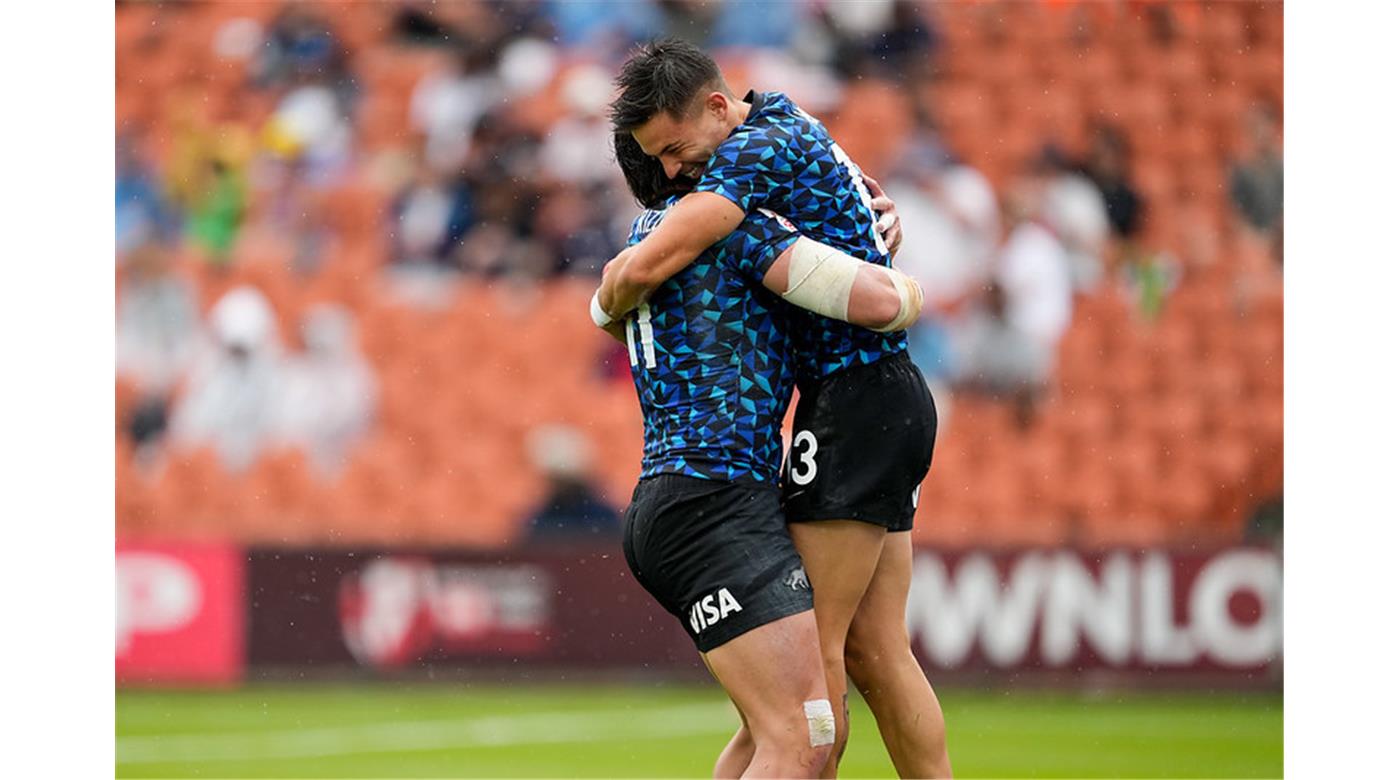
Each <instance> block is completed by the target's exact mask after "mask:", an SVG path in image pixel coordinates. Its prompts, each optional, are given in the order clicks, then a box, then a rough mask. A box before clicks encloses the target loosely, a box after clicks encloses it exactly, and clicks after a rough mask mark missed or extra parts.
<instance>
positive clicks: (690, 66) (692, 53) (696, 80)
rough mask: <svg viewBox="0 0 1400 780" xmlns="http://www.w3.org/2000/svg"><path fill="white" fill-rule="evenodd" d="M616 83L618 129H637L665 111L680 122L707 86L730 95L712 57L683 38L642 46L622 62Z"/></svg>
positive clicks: (614, 105)
mask: <svg viewBox="0 0 1400 780" xmlns="http://www.w3.org/2000/svg"><path fill="white" fill-rule="evenodd" d="M615 83H616V84H617V87H618V90H619V91H618V96H617V99H616V100H614V101H613V103H612V123H613V128H614V129H616V130H629V131H630V130H635V129H637V128H638V127H641V126H642V125H644V124H646V123H647V122H648V121H650V120H651V118H652V117H654V116H656V115H657V114H658V113H660V112H662V111H665V112H666V113H667V114H670V115H671V116H672V117H674V118H676V119H680V118H682V117H684V116H685V113H686V110H687V109H688V108H690V105H691V102H692V101H693V100H694V99H695V95H696V94H697V93H698V92H700V90H701V89H703V88H705V87H707V86H709V87H712V88H713V89H715V90H719V91H722V92H725V93H726V94H728V92H729V89H728V87H726V86H725V84H724V78H723V77H722V76H721V75H720V72H719V66H718V65H716V64H715V61H714V60H713V59H710V55H708V54H706V53H705V52H703V51H701V50H700V48H699V47H697V46H695V45H694V44H690V43H686V42H685V41H683V40H681V39H679V38H665V39H662V40H659V41H652V42H650V43H647V44H644V45H642V46H640V47H638V48H637V49H636V50H635V51H633V52H632V54H631V56H629V57H628V58H627V61H626V62H624V63H622V71H621V72H620V73H618V75H617V81H616V82H615Z"/></svg>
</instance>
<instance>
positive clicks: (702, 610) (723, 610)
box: [690, 588, 744, 634]
mask: <svg viewBox="0 0 1400 780" xmlns="http://www.w3.org/2000/svg"><path fill="white" fill-rule="evenodd" d="M743 611H744V608H743V607H741V606H739V602H738V601H736V600H735V599H734V596H733V594H731V593H730V592H729V588H720V589H719V591H718V592H717V593H711V594H710V595H708V596H706V597H705V598H703V599H700V600H699V601H697V602H695V603H694V604H692V605H691V606H690V628H691V629H692V630H693V631H694V632H695V633H697V634H698V633H700V632H701V631H704V630H705V629H707V628H709V627H710V626H713V625H714V624H716V623H718V622H720V621H721V620H724V619H725V618H727V617H729V615H730V613H731V612H743Z"/></svg>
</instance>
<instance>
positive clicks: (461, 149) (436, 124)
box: [409, 47, 501, 173]
mask: <svg viewBox="0 0 1400 780" xmlns="http://www.w3.org/2000/svg"><path fill="white" fill-rule="evenodd" d="M494 67H495V61H494V59H493V58H492V57H491V55H490V53H489V52H488V51H487V50H486V49H484V48H482V47H468V48H466V49H465V50H463V51H462V52H460V53H459V54H458V55H457V56H456V58H455V59H454V60H453V64H452V67H451V69H449V70H447V71H445V72H442V71H440V72H435V73H430V74H428V75H426V76H424V77H423V79H422V80H421V81H419V82H418V85H417V86H416V87H414V89H413V98H412V101H411V103H410V106H409V114H410V117H411V118H412V120H413V125H414V127H416V128H417V129H418V130H420V131H422V132H423V134H424V136H425V140H424V157H425V159H426V160H427V163H428V165H431V166H432V167H434V168H436V169H437V170H439V171H443V172H445V173H450V172H456V171H458V170H460V169H461V168H462V166H463V164H465V162H466V159H467V153H468V151H470V144H471V138H472V132H473V131H474V130H475V129H476V123H477V121H478V120H480V119H481V117H482V115H483V114H485V113H486V112H487V111H488V110H489V109H490V108H491V106H493V105H495V104H496V102H497V101H498V100H499V98H500V94H501V85H500V81H499V79H498V78H497V77H496V73H495V69H494Z"/></svg>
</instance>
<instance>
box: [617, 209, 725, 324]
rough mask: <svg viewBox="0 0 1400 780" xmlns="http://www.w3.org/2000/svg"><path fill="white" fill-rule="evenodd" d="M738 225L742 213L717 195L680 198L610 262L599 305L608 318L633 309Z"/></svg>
mask: <svg viewBox="0 0 1400 780" xmlns="http://www.w3.org/2000/svg"><path fill="white" fill-rule="evenodd" d="M743 220H744V212H743V210H742V209H740V208H739V207H738V206H736V205H735V204H734V203H733V201H731V200H729V199H728V198H725V197H724V196H722V195H716V194H714V193H712V192H693V193H691V194H689V195H687V196H685V197H684V198H681V199H680V200H679V201H677V202H676V205H674V206H672V207H671V210H670V211H669V212H667V214H666V218H665V219H663V220H661V224H660V225H657V227H656V229H655V230H653V231H652V232H651V233H650V234H649V235H648V236H647V237H646V238H645V239H643V240H642V241H640V242H638V243H637V244H634V245H632V246H630V247H628V248H627V249H624V250H622V252H621V253H619V254H618V256H617V257H615V258H613V260H612V261H611V262H612V263H613V264H615V265H616V268H615V269H614V272H613V273H611V274H607V275H605V276H604V278H603V286H602V287H600V288H598V304H599V306H600V307H601V308H602V310H603V312H604V313H606V314H607V316H608V317H610V318H612V319H618V318H620V317H621V316H622V315H624V314H626V313H627V312H629V311H631V310H633V309H635V308H637V304H639V303H641V302H643V301H645V300H646V299H647V296H648V295H651V293H652V291H653V290H655V289H656V288H657V287H660V286H661V284H662V283H663V282H665V281H666V280H667V279H670V278H671V277H672V276H674V275H676V274H677V273H679V272H680V271H681V269H683V268H685V267H686V266H688V265H690V264H691V263H692V262H694V260H695V258H697V257H699V256H700V255H701V253H703V252H704V251H705V250H706V249H708V248H709V247H710V245H711V244H714V243H715V242H717V241H719V240H721V239H723V238H724V237H725V236H727V235H729V234H730V233H731V232H733V231H734V228H736V227H738V226H739V223H740V222H742V221H743Z"/></svg>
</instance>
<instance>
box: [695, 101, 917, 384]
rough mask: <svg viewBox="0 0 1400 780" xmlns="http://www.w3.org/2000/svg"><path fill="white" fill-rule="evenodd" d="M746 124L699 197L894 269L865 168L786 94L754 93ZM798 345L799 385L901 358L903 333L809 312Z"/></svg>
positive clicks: (796, 327) (799, 321)
mask: <svg viewBox="0 0 1400 780" xmlns="http://www.w3.org/2000/svg"><path fill="white" fill-rule="evenodd" d="M744 100H745V102H748V103H750V104H752V107H751V108H750V109H749V115H748V117H747V118H745V120H744V122H743V124H741V125H739V126H738V127H736V128H734V131H733V132H732V133H730V134H729V137H728V138H726V139H725V140H724V142H723V143H722V144H720V146H719V148H718V149H716V150H715V155H714V157H713V158H712V159H711V160H710V162H709V165H708V167H706V168H705V173H704V175H703V176H702V177H701V179H700V183H699V185H698V186H696V188H695V190H696V192H713V193H716V194H718V195H723V196H724V197H725V198H728V199H729V200H730V201H732V202H733V203H735V204H736V205H737V206H738V207H739V208H741V209H743V210H744V211H745V212H746V213H747V214H750V215H752V214H753V213H754V212H755V211H756V210H757V209H760V208H766V209H770V210H771V211H773V212H775V213H777V214H780V215H782V216H784V217H787V218H788V219H789V220H791V221H792V222H793V223H794V224H795V225H796V227H797V230H798V231H799V232H800V233H802V235H805V236H807V237H808V238H810V239H812V240H814V241H820V242H821V243H823V244H826V245H828V246H831V247H835V248H836V249H840V250H841V251H843V252H845V253H847V254H849V255H851V256H853V257H857V258H860V259H861V260H865V261H867V262H871V263H878V264H880V265H884V266H888V265H889V264H890V256H889V251H888V250H887V249H886V247H885V242H884V239H882V238H881V237H880V234H879V231H878V230H876V228H875V212H874V210H873V209H872V208H871V207H870V200H871V199H870V192H869V190H867V189H866V187H865V182H864V181H862V180H861V171H860V168H859V167H858V166H857V165H856V164H855V162H854V161H853V160H851V158H850V157H848V156H847V155H846V152H845V150H843V149H842V148H841V147H840V146H839V145H838V144H837V143H836V142H835V141H833V140H832V139H831V136H830V135H829V134H828V133H827V132H826V128H825V127H823V126H822V123H821V122H819V121H817V120H816V119H814V118H813V117H812V116H811V115H809V114H807V112H805V111H803V110H802V109H800V108H798V107H797V106H796V105H795V104H794V103H793V102H792V101H791V100H790V99H788V97H787V96H786V95H784V94H782V93H780V92H760V93H754V92H750V93H749V94H748V95H747V96H745V98H744ZM793 316H794V324H793V329H792V340H793V349H794V354H795V355H796V358H797V365H796V370H797V378H798V380H799V381H806V380H812V379H819V378H821V377H824V376H827V375H829V374H832V373H835V372H837V371H840V370H842V369H844V368H849V367H851V366H857V365H865V364H868V363H874V362H875V361H877V360H879V359H881V358H883V357H886V356H888V355H892V354H895V353H898V352H902V351H903V350H904V349H905V348H906V346H907V340H906V338H905V335H904V332H903V331H899V332H896V333H876V332H874V331H871V330H867V329H865V328H861V327H857V326H855V325H851V324H848V323H845V322H840V321H839V320H833V319H828V318H826V317H822V316H820V315H817V314H813V313H811V312H806V311H802V312H794V313H793Z"/></svg>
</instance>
